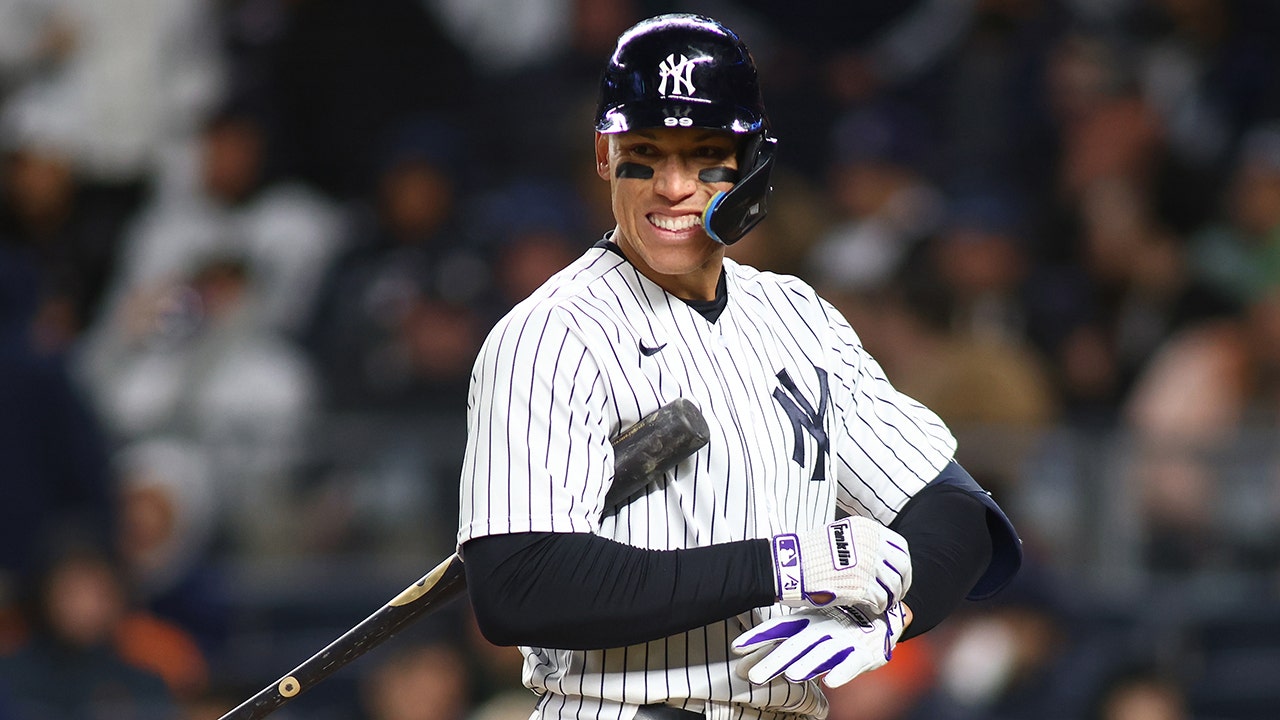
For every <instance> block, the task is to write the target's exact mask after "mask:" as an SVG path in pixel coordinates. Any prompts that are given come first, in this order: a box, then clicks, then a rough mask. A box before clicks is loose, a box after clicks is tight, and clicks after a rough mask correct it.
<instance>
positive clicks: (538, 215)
mask: <svg viewBox="0 0 1280 720" xmlns="http://www.w3.org/2000/svg"><path fill="white" fill-rule="evenodd" d="M468 216H469V217H473V218H475V223H474V225H473V230H474V231H475V233H476V236H477V239H478V242H479V244H480V245H481V246H482V247H483V248H485V256H486V259H487V262H488V263H489V265H490V266H491V268H492V274H493V284H492V287H491V289H490V292H489V293H488V295H487V297H486V299H485V312H486V316H485V323H486V324H485V329H486V330H487V329H488V328H489V327H491V326H492V324H493V323H494V322H497V320H498V319H499V318H501V317H502V316H503V315H504V314H506V312H507V311H508V310H510V309H511V308H512V307H513V306H515V304H516V303H518V302H520V301H521V300H524V299H525V298H526V297H528V296H529V294H530V293H532V292H533V291H534V290H536V289H538V287H540V286H541V285H542V284H543V283H544V282H546V280H547V278H549V277H551V276H552V275H553V274H555V273H557V272H559V271H560V269H561V268H563V267H564V266H565V264H566V262H565V261H566V260H570V259H573V258H576V257H577V256H578V254H579V253H580V252H581V251H582V248H581V247H579V242H580V241H579V239H578V238H580V237H581V234H580V231H581V229H582V227H583V222H584V218H585V209H584V206H583V201H582V199H581V198H580V197H578V195H577V194H576V193H575V192H574V190H573V188H572V187H570V186H568V185H566V184H565V183H562V182H560V181H558V180H556V179H554V178H548V177H526V178H521V179H519V180H515V181H512V182H510V183H508V184H506V185H504V186H501V187H498V188H496V189H494V190H492V191H490V192H487V193H485V194H483V195H481V196H480V197H478V198H476V200H475V202H474V204H473V206H472V207H471V210H470V212H468Z"/></svg>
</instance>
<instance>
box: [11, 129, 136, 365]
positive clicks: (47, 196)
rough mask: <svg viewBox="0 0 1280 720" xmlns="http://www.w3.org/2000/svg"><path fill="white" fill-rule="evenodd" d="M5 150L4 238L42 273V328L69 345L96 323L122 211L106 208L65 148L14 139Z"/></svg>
mask: <svg viewBox="0 0 1280 720" xmlns="http://www.w3.org/2000/svg"><path fill="white" fill-rule="evenodd" d="M10 142H12V143H17V144H16V145H11V146H10V147H7V148H5V149H4V151H3V155H2V156H0V191H2V192H3V197H2V198H0V245H4V246H7V247H9V248H12V250H13V251H14V252H17V253H20V254H21V255H23V256H25V257H26V258H27V259H29V260H30V261H31V262H32V263H33V264H34V265H35V266H36V267H37V269H38V270H39V272H40V279H41V289H40V294H41V297H40V309H39V311H38V316H39V322H38V328H37V330H38V334H39V338H40V343H41V344H42V345H44V346H46V347H51V348H52V347H57V348H66V349H70V348H71V347H72V346H73V345H74V344H75V342H76V341H77V340H78V339H79V337H80V334H81V333H82V332H83V331H84V330H85V328H86V327H88V326H89V325H90V324H92V323H93V322H95V321H96V320H97V317H98V312H99V310H100V308H101V304H102V300H103V296H104V294H105V290H106V287H107V285H108V283H109V282H110V280H111V278H112V275H113V273H114V272H115V268H116V261H117V256H118V254H119V239H120V234H121V224H122V221H123V218H120V217H115V216H113V215H112V214H111V213H104V212H100V209H99V208H96V207H94V205H93V203H95V202H96V198H95V197H94V196H93V195H92V194H87V193H85V192H84V191H83V187H82V185H83V184H82V182H81V181H80V179H79V177H78V176H77V175H76V174H75V171H74V169H73V167H72V165H71V162H70V161H69V159H68V158H67V157H66V156H65V155H63V154H62V152H61V151H59V150H57V149H55V148H53V147H48V146H43V145H40V144H37V143H34V142H32V143H25V144H24V143H22V142H21V141H20V140H19V139H16V138H11V139H10Z"/></svg>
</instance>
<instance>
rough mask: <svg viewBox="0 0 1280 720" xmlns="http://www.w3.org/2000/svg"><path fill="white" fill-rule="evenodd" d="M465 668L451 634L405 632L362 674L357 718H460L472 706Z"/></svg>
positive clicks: (411, 719) (375, 719)
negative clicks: (418, 635)
mask: <svg viewBox="0 0 1280 720" xmlns="http://www.w3.org/2000/svg"><path fill="white" fill-rule="evenodd" d="M468 673H469V670H468V666H467V663H466V658H465V656H464V655H463V652H462V650H461V648H459V647H458V645H456V644H455V643H454V642H453V641H452V640H449V639H442V638H405V642H402V643H401V645H400V646H399V647H396V648H394V649H392V651H391V653H390V654H389V656H388V657H387V658H386V659H384V660H382V661H380V662H379V663H378V664H377V666H375V667H374V668H373V669H372V670H371V671H370V672H368V673H367V674H366V675H365V676H364V677H362V678H361V681H360V686H361V687H360V699H361V705H362V708H363V710H364V712H363V714H362V715H361V720H464V718H466V717H467V713H468V711H469V710H470V708H471V696H470V683H471V678H470V677H469V675H468Z"/></svg>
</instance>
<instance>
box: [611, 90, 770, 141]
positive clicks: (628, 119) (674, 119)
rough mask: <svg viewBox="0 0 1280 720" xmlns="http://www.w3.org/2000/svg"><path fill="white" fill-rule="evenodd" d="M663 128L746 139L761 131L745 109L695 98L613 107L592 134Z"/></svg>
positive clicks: (758, 120)
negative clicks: (718, 132) (700, 130)
mask: <svg viewBox="0 0 1280 720" xmlns="http://www.w3.org/2000/svg"><path fill="white" fill-rule="evenodd" d="M663 127H689V128H706V129H710V130H727V131H729V132H732V133H735V134H738V135H746V134H750V133H757V132H760V131H761V130H763V129H764V119H763V118H761V117H760V116H759V114H757V113H753V112H751V111H750V110H748V109H746V108H740V107H726V106H724V105H723V104H719V103H713V102H708V101H706V100H701V99H698V98H683V99H677V98H673V97H668V98H664V99H663V100H661V101H636V102H628V103H621V104H619V105H616V106H614V107H612V108H610V109H608V110H607V111H605V112H604V113H603V114H602V115H601V116H600V119H599V121H598V122H597V123H596V132H599V133H602V134H605V135H609V134H614V133H624V132H631V131H632V130H644V129H649V128H663Z"/></svg>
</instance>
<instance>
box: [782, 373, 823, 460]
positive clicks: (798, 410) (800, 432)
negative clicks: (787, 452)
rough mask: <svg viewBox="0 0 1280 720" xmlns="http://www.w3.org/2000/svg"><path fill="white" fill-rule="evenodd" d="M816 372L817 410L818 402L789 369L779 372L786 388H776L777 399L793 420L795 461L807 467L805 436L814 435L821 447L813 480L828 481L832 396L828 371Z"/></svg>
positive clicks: (783, 386)
mask: <svg viewBox="0 0 1280 720" xmlns="http://www.w3.org/2000/svg"><path fill="white" fill-rule="evenodd" d="M813 370H814V372H816V373H817V375H818V402H817V409H815V408H814V403H812V402H810V401H809V399H808V398H806V397H805V396H804V395H803V394H802V393H801V392H800V388H799V386H797V385H796V382H795V380H792V379H791V375H790V374H788V373H787V371H786V370H779V371H778V382H779V383H781V385H782V387H778V388H774V390H773V399H774V400H776V401H777V402H778V404H779V405H781V406H782V409H783V410H784V411H785V412H786V413H787V417H788V418H790V420H791V432H792V433H793V434H794V437H795V442H794V444H793V446H792V451H791V459H792V460H794V461H795V462H796V464H798V465H800V466H801V467H804V455H805V452H804V436H805V434H808V435H810V436H812V437H813V439H814V441H815V442H817V444H818V457H817V458H816V459H815V463H814V467H813V477H811V478H809V479H810V480H826V479H827V472H826V465H827V453H828V452H830V451H831V441H830V439H829V438H828V437H827V430H826V415H827V400H828V399H829V397H830V393H829V392H828V390H827V371H826V370H823V369H822V368H820V367H817V366H814V368H813Z"/></svg>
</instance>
